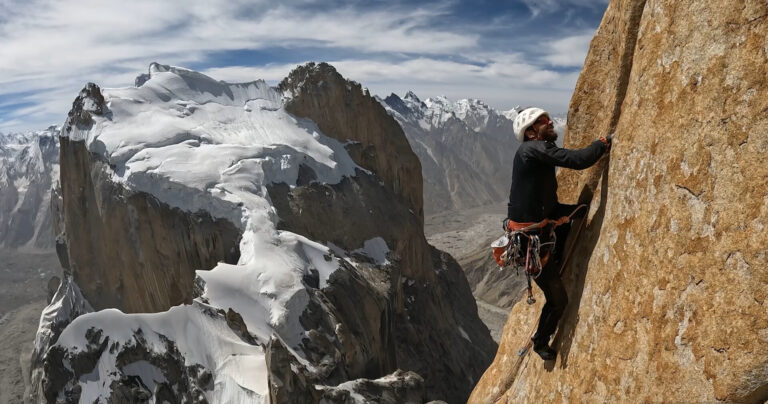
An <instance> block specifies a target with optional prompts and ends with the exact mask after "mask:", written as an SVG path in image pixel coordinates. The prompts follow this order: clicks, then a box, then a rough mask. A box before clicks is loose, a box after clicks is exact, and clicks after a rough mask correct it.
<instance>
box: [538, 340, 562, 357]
mask: <svg viewBox="0 0 768 404" xmlns="http://www.w3.org/2000/svg"><path fill="white" fill-rule="evenodd" d="M533 352H536V353H537V354H539V356H541V359H544V360H545V361H551V360H554V359H555V358H556V357H557V351H555V350H554V349H552V348H551V347H550V346H549V345H548V344H547V343H546V342H545V343H543V344H537V343H536V341H534V342H533Z"/></svg>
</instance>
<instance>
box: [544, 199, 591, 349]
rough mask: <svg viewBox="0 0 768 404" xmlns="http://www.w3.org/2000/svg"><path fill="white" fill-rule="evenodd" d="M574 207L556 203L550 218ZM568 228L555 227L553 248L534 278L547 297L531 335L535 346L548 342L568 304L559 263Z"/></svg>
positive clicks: (580, 211)
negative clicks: (533, 332) (537, 275)
mask: <svg viewBox="0 0 768 404" xmlns="http://www.w3.org/2000/svg"><path fill="white" fill-rule="evenodd" d="M574 209H576V205H558V206H556V207H555V209H554V211H553V213H552V215H550V219H558V218H560V217H563V216H568V215H570V214H571V213H572V212H573V211H574ZM585 213H586V212H585V211H584V209H581V210H579V212H578V213H577V214H576V215H574V216H573V218H574V219H575V218H577V217H583V216H584V215H585ZM570 230H571V225H570V224H564V225H562V226H559V227H558V228H556V229H555V235H556V237H557V243H556V245H555V250H554V252H553V253H552V254H551V255H550V257H549V260H548V261H547V264H546V265H545V266H544V268H543V269H542V270H541V275H540V276H539V277H538V278H536V279H535V282H536V284H537V285H539V288H541V291H542V292H544V297H545V298H546V299H547V300H546V303H544V307H542V309H541V316H540V317H539V327H538V328H537V329H536V333H535V334H534V335H533V342H534V344H535V345H537V346H539V345H544V344H547V343H549V337H550V336H551V335H552V334H554V333H555V329H557V323H558V322H559V321H560V317H562V316H563V313H564V312H565V307H566V306H567V305H568V294H567V293H566V292H565V286H563V281H562V280H561V279H560V265H561V262H562V260H563V258H564V257H563V254H564V250H565V242H566V239H567V237H568V233H569V232H570Z"/></svg>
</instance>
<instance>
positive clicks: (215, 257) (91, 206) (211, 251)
mask: <svg viewBox="0 0 768 404" xmlns="http://www.w3.org/2000/svg"><path fill="white" fill-rule="evenodd" d="M86 90H87V91H90V92H91V93H92V94H91V95H93V94H97V95H96V96H93V97H95V98H97V99H98V98H99V97H100V95H101V94H100V90H99V88H98V87H97V86H95V85H89V87H87V88H86V89H85V90H84V92H85V91H86ZM82 97H83V95H82V94H81V97H78V100H76V101H75V103H74V106H73V109H72V111H71V112H70V117H69V119H68V120H67V124H65V126H66V127H67V128H68V129H66V130H69V128H71V127H72V126H78V125H79V126H84V125H85V126H87V125H89V122H90V115H89V114H91V113H95V112H92V111H91V112H89V111H86V110H83V109H82V104H83V102H82V101H81V98H82ZM101 99H102V100H103V98H101ZM79 100H80V101H79ZM78 106H79V107H78ZM102 108H103V109H104V110H105V109H106V105H104V106H102ZM59 140H60V156H59V159H60V163H61V196H60V198H61V202H58V201H57V199H58V195H57V197H56V198H55V199H54V209H55V210H57V211H58V209H61V213H60V214H58V213H57V216H59V215H60V216H61V219H59V220H57V221H56V223H55V224H56V226H55V228H56V229H55V230H56V231H57V232H58V242H59V243H65V244H60V245H59V246H57V250H58V252H59V256H60V257H61V259H62V265H63V266H64V267H65V268H67V269H68V270H69V272H71V273H72V277H73V279H74V280H75V282H76V283H77V285H78V286H79V287H80V289H81V291H82V293H83V295H84V296H85V298H86V299H87V300H88V302H89V303H90V304H91V305H92V306H93V307H94V309H96V310H100V309H104V308H118V309H120V310H122V311H124V312H158V311H164V310H168V309H169V308H170V307H172V306H175V305H178V304H181V303H190V302H191V301H192V297H193V296H192V295H193V282H194V278H195V270H198V269H210V268H212V267H214V266H215V265H216V263H217V262H219V261H226V262H229V263H236V262H237V259H238V257H239V255H240V252H239V247H238V245H239V240H240V230H239V229H238V228H237V227H235V226H234V225H233V224H231V223H229V222H227V221H226V220H222V219H213V218H212V217H211V216H210V215H209V214H207V213H205V212H198V213H188V212H183V211H181V210H180V209H177V208H171V207H169V206H168V205H166V204H164V203H161V202H159V201H158V200H157V199H156V198H154V197H153V196H151V195H148V194H144V193H140V192H130V191H127V190H126V189H124V188H123V187H122V186H121V185H120V184H118V183H115V182H114V181H113V180H112V179H111V177H110V174H109V172H110V170H111V169H110V168H109V166H108V165H107V164H106V163H105V162H103V161H101V160H100V159H99V158H98V157H97V156H96V155H95V154H93V153H90V152H89V151H88V149H87V147H86V145H85V143H84V142H82V141H72V140H70V139H68V138H65V137H61V138H59ZM64 261H66V262H64Z"/></svg>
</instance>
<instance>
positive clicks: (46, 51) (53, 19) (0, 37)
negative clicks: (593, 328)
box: [0, 0, 607, 129]
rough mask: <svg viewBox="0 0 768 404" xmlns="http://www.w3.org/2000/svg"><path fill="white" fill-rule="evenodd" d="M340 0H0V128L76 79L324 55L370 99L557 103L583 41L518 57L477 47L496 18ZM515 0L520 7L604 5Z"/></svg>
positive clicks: (265, 73) (40, 113)
mask: <svg viewBox="0 0 768 404" xmlns="http://www.w3.org/2000/svg"><path fill="white" fill-rule="evenodd" d="M340 1H342V3H341V4H337V3H338V2H317V1H310V0H289V1H283V2H273V1H268V0H256V1H246V0H230V1H227V0H208V1H201V0H167V1H161V2H156V1H141V0H138V1H128V2H126V1H118V0H64V1H55V0H32V1H20V0H19V1H13V0H0V44H1V45H0V103H2V104H5V105H14V104H15V105H17V107H16V108H5V109H3V110H2V111H0V127H4V128H9V127H13V126H14V125H17V127H18V128H20V129H31V128H34V127H40V126H45V125H47V124H49V123H58V122H59V121H61V120H63V118H64V116H65V115H66V112H67V110H68V109H69V107H70V105H71V103H72V100H73V98H74V96H75V95H76V94H77V92H78V90H79V89H80V88H82V86H83V85H84V84H85V83H86V82H88V81H93V82H97V83H99V84H100V85H102V86H104V87H123V86H128V85H132V84H133V79H134V77H135V76H136V75H137V74H139V73H141V72H144V71H146V68H147V66H148V65H149V63H151V62H154V61H158V62H161V63H167V64H174V65H179V66H187V67H193V68H198V69H203V70H206V72H207V73H208V74H210V75H211V76H213V77H215V78H217V79H221V80H232V81H241V80H242V81H249V80H254V79H257V78H263V79H265V80H268V81H272V82H276V81H278V80H280V79H281V78H282V77H284V76H285V75H286V74H287V73H288V71H289V70H290V69H291V68H292V67H294V66H295V65H296V64H298V63H300V62H303V61H305V60H316V61H323V60H326V61H331V62H332V63H333V64H334V65H335V66H336V67H337V68H338V69H339V71H340V72H342V74H344V75H345V76H347V77H348V78H351V79H354V80H357V81H360V82H362V83H363V84H364V85H366V86H368V87H370V88H371V89H372V90H375V91H377V92H382V93H386V92H389V91H401V89H403V88H404V87H405V86H410V87H411V88H412V89H414V90H418V89H421V90H422V91H424V92H426V91H430V92H429V93H426V95H432V94H437V93H440V94H446V95H449V96H451V95H457V94H458V93H459V92H462V91H464V92H465V94H464V95H463V96H473V97H478V98H483V99H486V100H487V101H488V102H490V103H493V102H494V100H497V101H498V102H497V103H501V99H502V92H503V91H502V90H501V89H504V91H505V92H506V93H507V95H508V96H511V95H512V94H523V93H526V92H530V93H531V94H533V95H535V94H536V93H534V92H533V91H534V89H538V90H539V93H538V94H547V95H548V96H550V97H558V101H556V102H554V103H552V102H551V103H552V104H558V105H561V106H562V105H564V104H566V103H567V99H568V98H569V97H570V91H571V90H572V86H573V83H575V75H576V74H577V73H578V67H579V66H580V62H579V59H581V60H582V61H583V55H584V54H586V48H585V45H584V44H585V41H584V40H583V38H582V37H583V35H579V36H574V37H572V38H564V39H562V40H561V41H551V39H552V38H541V44H544V45H542V46H544V48H546V47H547V46H550V45H546V44H547V43H551V50H552V52H554V53H553V54H552V55H550V56H541V55H534V56H526V57H523V56H522V54H521V52H524V51H527V50H526V49H522V48H520V49H518V51H510V52H500V51H496V52H488V46H489V45H488V44H489V43H490V42H489V40H490V39H492V38H489V37H488V36H489V35H494V34H497V33H498V32H500V31H502V30H515V29H517V28H516V27H508V26H505V25H504V24H501V23H500V21H505V20H504V19H503V18H489V22H488V24H485V25H483V26H477V27H475V28H474V29H473V27H474V26H475V25H477V24H476V23H472V24H470V23H466V24H455V25H454V24H445V21H447V20H451V21H460V19H461V15H456V14H454V15H451V13H452V12H453V11H452V10H453V9H454V7H455V6H456V5H457V4H459V2H458V1H452V2H443V3H439V4H438V3H431V4H423V5H419V6H414V5H413V4H405V3H398V2H397V1H392V2H386V3H378V2H377V3H371V4H366V5H365V7H363V6H361V5H360V3H359V2H356V1H352V2H348V3H343V0H340ZM515 1H523V2H524V3H526V4H529V3H530V5H529V7H533V6H532V5H533V4H538V3H541V4H545V5H549V6H551V7H558V6H564V5H566V6H567V4H566V3H568V4H571V5H574V4H575V5H579V6H582V5H588V4H593V3H594V4H598V5H599V4H602V3H604V0H544V1H543V2H536V3H534V2H533V1H532V0H515ZM605 1H607V0H605ZM532 10H533V8H532ZM490 11H492V10H489V12H490ZM447 17H450V18H447ZM505 22H506V21H505ZM473 24H474V25H473ZM548 41H549V42H548ZM528 45H530V46H531V48H533V47H536V45H537V44H536V43H528ZM275 48H280V49H282V50H283V52H284V53H290V52H291V51H292V50H297V49H303V50H304V52H303V53H302V54H301V56H295V57H283V59H281V61H280V62H279V63H275V61H273V60H269V55H270V52H271V49H275ZM308 49H309V50H311V51H307V50H308ZM242 50H261V51H263V53H265V55H262V57H261V58H260V59H259V60H253V61H251V60H249V59H248V58H247V57H242V58H239V59H236V60H233V61H230V62H227V63H221V62H220V61H219V60H218V59H216V57H217V56H221V55H228V54H229V53H228V52H230V53H234V52H237V51H242ZM580 52H581V53H580ZM289 61H290V63H289ZM561 67H565V68H572V69H570V70H569V69H566V70H567V71H564V70H563V69H561ZM541 98H545V97H541Z"/></svg>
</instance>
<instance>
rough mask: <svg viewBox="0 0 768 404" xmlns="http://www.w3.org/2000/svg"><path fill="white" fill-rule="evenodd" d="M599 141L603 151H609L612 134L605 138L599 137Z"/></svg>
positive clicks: (611, 143)
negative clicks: (601, 143) (603, 146)
mask: <svg viewBox="0 0 768 404" xmlns="http://www.w3.org/2000/svg"><path fill="white" fill-rule="evenodd" d="M600 141H601V142H603V144H604V145H605V151H607V152H609V151H611V146H612V145H613V133H611V134H610V135H608V136H606V137H601V138H600Z"/></svg>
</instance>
